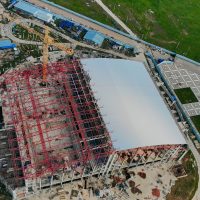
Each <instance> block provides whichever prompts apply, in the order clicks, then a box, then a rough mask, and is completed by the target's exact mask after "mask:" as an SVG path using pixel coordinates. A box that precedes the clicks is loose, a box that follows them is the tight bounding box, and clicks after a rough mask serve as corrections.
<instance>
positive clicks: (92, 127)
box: [1, 60, 113, 179]
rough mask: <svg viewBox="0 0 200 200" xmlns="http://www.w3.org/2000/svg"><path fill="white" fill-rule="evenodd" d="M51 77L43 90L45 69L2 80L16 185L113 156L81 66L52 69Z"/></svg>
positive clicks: (17, 73)
mask: <svg viewBox="0 0 200 200" xmlns="http://www.w3.org/2000/svg"><path fill="white" fill-rule="evenodd" d="M47 72H48V74H47V82H46V83H45V84H44V83H43V82H42V66H41V65H36V66H32V67H29V68H25V67H24V68H19V69H14V70H12V71H9V72H7V73H6V74H4V75H3V77H4V80H3V82H2V83H1V90H2V99H3V104H4V106H3V111H4V113H6V115H7V117H5V124H6V125H11V126H12V125H13V127H14V131H15V133H16V137H12V135H11V136H10V135H8V138H9V139H8V141H9V146H10V151H11V153H12V163H13V167H14V168H15V169H14V171H15V178H16V179H29V178H30V179H32V178H37V177H42V176H43V175H47V176H48V175H53V174H54V173H55V172H56V171H58V170H63V169H66V168H70V167H71V168H73V166H77V165H80V166H84V165H86V164H88V163H95V162H96V163H98V162H100V160H101V159H103V158H107V157H108V156H109V155H110V154H111V153H112V151H113V146H112V141H111V139H110V136H109V133H108V131H107V129H106V126H105V123H104V121H103V119H102V116H101V114H100V111H99V108H98V106H97V102H96V100H95V98H94V96H93V93H92V90H91V88H90V85H89V80H88V76H87V75H86V73H85V71H84V70H83V67H82V65H81V63H80V62H79V60H73V61H69V62H58V63H53V64H49V66H48V71H47ZM21 171H22V172H21ZM19 172H21V173H19Z"/></svg>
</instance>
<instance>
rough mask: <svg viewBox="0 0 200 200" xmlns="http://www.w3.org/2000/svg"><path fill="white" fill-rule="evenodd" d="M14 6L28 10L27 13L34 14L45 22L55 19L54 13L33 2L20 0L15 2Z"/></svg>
mask: <svg viewBox="0 0 200 200" xmlns="http://www.w3.org/2000/svg"><path fill="white" fill-rule="evenodd" d="M14 7H15V8H17V9H20V10H23V11H26V12H27V13H29V14H32V15H33V16H35V17H36V18H38V19H40V20H43V21H45V22H50V21H52V20H53V15H52V14H51V13H50V12H49V11H46V10H44V9H41V8H39V7H37V6H35V5H33V4H31V3H28V2H25V1H21V0H20V1H19V2H17V3H16V4H14Z"/></svg>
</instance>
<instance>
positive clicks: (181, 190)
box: [167, 151, 199, 200]
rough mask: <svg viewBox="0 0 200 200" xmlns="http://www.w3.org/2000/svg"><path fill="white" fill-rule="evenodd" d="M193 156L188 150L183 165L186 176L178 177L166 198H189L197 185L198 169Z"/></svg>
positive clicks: (185, 199) (171, 199)
mask: <svg viewBox="0 0 200 200" xmlns="http://www.w3.org/2000/svg"><path fill="white" fill-rule="evenodd" d="M194 160H195V159H194V156H193V154H192V153H191V151H189V152H188V153H187V154H186V156H185V158H184V160H183V166H184V168H185V171H186V173H187V176H186V177H183V178H180V179H178V180H177V181H176V184H175V185H174V186H173V187H172V190H171V193H170V194H168V195H167V200H191V199H192V197H193V196H194V194H195V191H196V190H197V187H198V181H199V180H198V169H197V166H196V164H195V162H194Z"/></svg>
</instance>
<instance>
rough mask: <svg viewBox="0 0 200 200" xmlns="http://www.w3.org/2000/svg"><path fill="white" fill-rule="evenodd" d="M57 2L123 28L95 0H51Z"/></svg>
mask: <svg viewBox="0 0 200 200" xmlns="http://www.w3.org/2000/svg"><path fill="white" fill-rule="evenodd" d="M49 1H51V2H54V3H57V4H58V5H61V6H63V7H65V8H69V9H71V10H73V11H76V12H78V13H80V14H83V15H85V16H87V17H91V18H93V19H95V20H97V21H100V22H102V23H104V24H107V25H110V26H113V27H115V28H118V29H122V28H121V27H120V26H119V25H118V24H116V23H115V21H114V20H112V18H110V17H109V16H108V15H107V14H106V13H105V12H104V11H103V9H102V8H101V7H99V6H98V5H97V4H96V3H94V1H91V0H49Z"/></svg>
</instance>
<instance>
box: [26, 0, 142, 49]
mask: <svg viewBox="0 0 200 200" xmlns="http://www.w3.org/2000/svg"><path fill="white" fill-rule="evenodd" d="M27 1H28V2H30V3H33V4H35V5H37V6H40V7H43V8H46V9H48V10H50V11H51V12H53V13H56V14H58V15H62V16H63V17H66V18H69V19H72V20H73V21H75V22H77V23H80V24H82V25H84V26H86V27H89V28H92V29H95V30H97V31H99V32H101V33H103V34H105V35H107V36H109V37H113V38H115V39H117V40H120V41H122V42H124V43H126V44H130V45H133V46H136V47H137V48H140V47H141V46H143V45H141V44H140V43H138V42H136V41H135V40H132V39H130V38H128V37H126V36H123V35H121V34H119V33H116V32H115V31H111V30H109V29H107V28H105V27H103V26H100V25H98V24H95V23H93V22H91V21H89V20H86V19H83V18H81V17H79V16H77V15H75V14H72V13H69V12H67V11H66V10H62V9H61V8H58V7H55V6H52V5H50V4H48V3H45V2H41V1H40V0H27Z"/></svg>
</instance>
